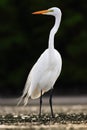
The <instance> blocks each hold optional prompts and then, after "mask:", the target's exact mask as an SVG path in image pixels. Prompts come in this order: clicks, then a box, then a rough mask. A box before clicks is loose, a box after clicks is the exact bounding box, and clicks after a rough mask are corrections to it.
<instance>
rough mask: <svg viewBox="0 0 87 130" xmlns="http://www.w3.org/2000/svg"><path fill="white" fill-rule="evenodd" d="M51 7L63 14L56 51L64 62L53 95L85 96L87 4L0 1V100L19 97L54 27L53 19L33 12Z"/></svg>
mask: <svg viewBox="0 0 87 130" xmlns="http://www.w3.org/2000/svg"><path fill="white" fill-rule="evenodd" d="M54 6H56V7H59V8H60V9H61V11H62V20H61V25H60V28H59V30H58V32H57V34H56V36H55V48H56V49H57V50H58V51H59V52H60V53H61V56H62V60H63V67H62V72H61V75H60V77H59V79H58V80H57V82H56V84H55V86H54V87H55V89H54V95H86V94H87V1H85V0H79V1H76V0H67V1H65V0H60V1H59V0H0V97H2V96H3V97H7V96H9V97H10V96H13V97H17V96H20V95H21V94H22V91H23V88H24V85H25V82H26V79H27V76H28V73H29V71H30V69H31V68H32V66H33V65H34V63H35V62H36V61H37V59H38V57H39V56H40V55H41V53H42V52H43V51H44V50H45V49H46V48H47V47H48V36H49V31H50V29H51V28H52V26H53V24H54V17H51V16H41V15H38V16H35V15H32V12H34V11H38V10H42V9H48V8H50V7H54Z"/></svg>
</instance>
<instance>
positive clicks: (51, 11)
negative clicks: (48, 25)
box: [32, 7, 61, 16]
mask: <svg viewBox="0 0 87 130" xmlns="http://www.w3.org/2000/svg"><path fill="white" fill-rule="evenodd" d="M32 14H43V15H52V16H56V15H58V14H59V15H61V10H60V9H59V8H57V7H53V8H49V9H47V10H42V11H37V12H34V13H32Z"/></svg>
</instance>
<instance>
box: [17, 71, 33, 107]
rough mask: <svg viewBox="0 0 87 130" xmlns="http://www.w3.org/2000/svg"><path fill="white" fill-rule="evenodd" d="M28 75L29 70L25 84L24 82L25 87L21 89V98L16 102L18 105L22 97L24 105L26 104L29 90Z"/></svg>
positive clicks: (29, 81)
mask: <svg viewBox="0 0 87 130" xmlns="http://www.w3.org/2000/svg"><path fill="white" fill-rule="evenodd" d="M30 75H31V72H30V73H29V76H28V78H27V81H26V84H25V87H24V90H23V94H22V96H21V98H20V99H19V102H18V104H17V105H19V104H20V103H21V102H22V101H23V99H24V105H26V104H27V102H28V98H29V96H28V91H29V88H30V84H31V78H30Z"/></svg>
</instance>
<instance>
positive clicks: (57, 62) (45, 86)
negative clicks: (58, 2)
mask: <svg viewBox="0 0 87 130" xmlns="http://www.w3.org/2000/svg"><path fill="white" fill-rule="evenodd" d="M33 14H45V15H53V16H55V24H54V27H53V28H52V29H51V31H50V35H49V43H48V49H46V50H45V51H44V52H43V53H42V54H41V56H40V57H39V59H38V60H37V62H36V63H35V65H34V66H33V67H32V69H31V71H30V73H29V76H28V78H27V81H26V84H25V88H24V91H23V95H22V97H21V99H20V102H21V101H22V99H24V104H25V105H26V104H27V103H28V99H29V97H31V98H32V99H35V98H39V97H40V96H41V91H42V94H44V93H45V92H47V91H48V90H50V89H52V88H53V86H54V84H55V82H56V80H57V78H58V76H59V75H60V72H61V67H62V59H61V56H60V54H59V52H58V51H57V50H56V49H55V48H54V36H55V33H56V32H57V30H58V28H59V25H60V21H61V11H60V9H59V8H56V7H54V8H50V9H48V10H43V11H39V12H34V13H33Z"/></svg>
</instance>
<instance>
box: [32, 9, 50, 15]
mask: <svg viewBox="0 0 87 130" xmlns="http://www.w3.org/2000/svg"><path fill="white" fill-rule="evenodd" d="M48 12H49V10H42V11H36V12H33V13H32V14H46V13H48Z"/></svg>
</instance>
